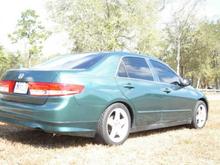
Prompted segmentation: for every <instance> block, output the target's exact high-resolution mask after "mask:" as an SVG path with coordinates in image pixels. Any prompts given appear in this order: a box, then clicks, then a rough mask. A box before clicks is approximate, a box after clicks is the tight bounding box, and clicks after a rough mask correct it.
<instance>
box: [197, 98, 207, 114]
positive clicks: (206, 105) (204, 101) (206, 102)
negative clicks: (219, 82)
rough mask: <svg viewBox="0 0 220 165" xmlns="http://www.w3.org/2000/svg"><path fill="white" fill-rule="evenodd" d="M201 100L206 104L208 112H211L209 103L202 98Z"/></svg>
mask: <svg viewBox="0 0 220 165" xmlns="http://www.w3.org/2000/svg"><path fill="white" fill-rule="evenodd" d="M199 100H200V101H203V102H204V103H205V104H206V107H207V111H209V104H208V101H207V100H206V99H205V98H200V99H199Z"/></svg>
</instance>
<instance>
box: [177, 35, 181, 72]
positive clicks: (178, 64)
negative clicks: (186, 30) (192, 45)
mask: <svg viewBox="0 0 220 165" xmlns="http://www.w3.org/2000/svg"><path fill="white" fill-rule="evenodd" d="M180 38H181V34H179V35H178V38H177V55H176V63H177V65H176V72H177V74H178V75H180V50H181V43H180Z"/></svg>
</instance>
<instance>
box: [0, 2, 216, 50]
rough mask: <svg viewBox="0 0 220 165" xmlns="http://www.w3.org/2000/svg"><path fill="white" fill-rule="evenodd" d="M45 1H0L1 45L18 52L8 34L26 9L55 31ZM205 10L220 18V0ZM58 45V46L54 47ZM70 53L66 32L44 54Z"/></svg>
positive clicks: (56, 36)
mask: <svg viewBox="0 0 220 165" xmlns="http://www.w3.org/2000/svg"><path fill="white" fill-rule="evenodd" d="M45 2H46V1H45V0H1V1H0V22H1V25H0V45H2V46H3V47H5V48H6V49H8V50H10V51H16V47H15V45H13V44H11V42H10V40H9V39H8V34H9V33H12V32H13V31H14V30H15V27H16V23H17V20H18V19H19V18H20V15H21V12H22V11H24V10H26V9H34V10H36V12H37V13H38V14H39V15H40V18H41V20H42V22H43V24H44V25H45V26H46V27H47V28H48V29H49V30H51V31H52V30H53V29H54V26H53V24H52V23H50V22H48V13H47V10H46V8H45ZM204 4H205V5H204V7H203V8H204V9H202V10H201V11H200V12H201V13H200V15H201V16H202V17H207V18H208V19H209V20H216V19H218V18H220V0H206V1H205V2H204ZM164 13H165V14H163V18H162V19H163V20H165V21H166V20H167V19H169V14H170V13H169V10H167V11H165V12H164ZM54 45H56V46H54ZM68 51H69V45H68V36H67V34H66V33H65V32H60V33H54V34H53V35H52V36H51V37H50V38H49V39H48V40H47V41H46V43H45V46H44V50H43V53H44V54H58V53H62V54H63V53H67V52H68Z"/></svg>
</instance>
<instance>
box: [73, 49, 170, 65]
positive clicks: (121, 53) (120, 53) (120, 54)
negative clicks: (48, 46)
mask: <svg viewBox="0 0 220 165" xmlns="http://www.w3.org/2000/svg"><path fill="white" fill-rule="evenodd" d="M69 55H73V54H69ZM78 55H104V56H118V57H124V56H131V57H142V58H143V57H144V58H148V59H152V60H155V61H158V62H161V63H163V64H165V65H167V64H166V63H164V62H163V61H161V60H160V59H159V58H157V57H155V56H151V55H149V54H138V53H133V52H125V51H106V52H89V53H79V54H78Z"/></svg>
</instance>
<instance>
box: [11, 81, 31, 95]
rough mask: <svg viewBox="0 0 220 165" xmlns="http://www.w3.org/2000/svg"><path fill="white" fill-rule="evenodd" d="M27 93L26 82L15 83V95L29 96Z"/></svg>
mask: <svg viewBox="0 0 220 165" xmlns="http://www.w3.org/2000/svg"><path fill="white" fill-rule="evenodd" d="M27 92H28V83H26V82H16V83H15V88H14V93H17V94H27Z"/></svg>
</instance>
